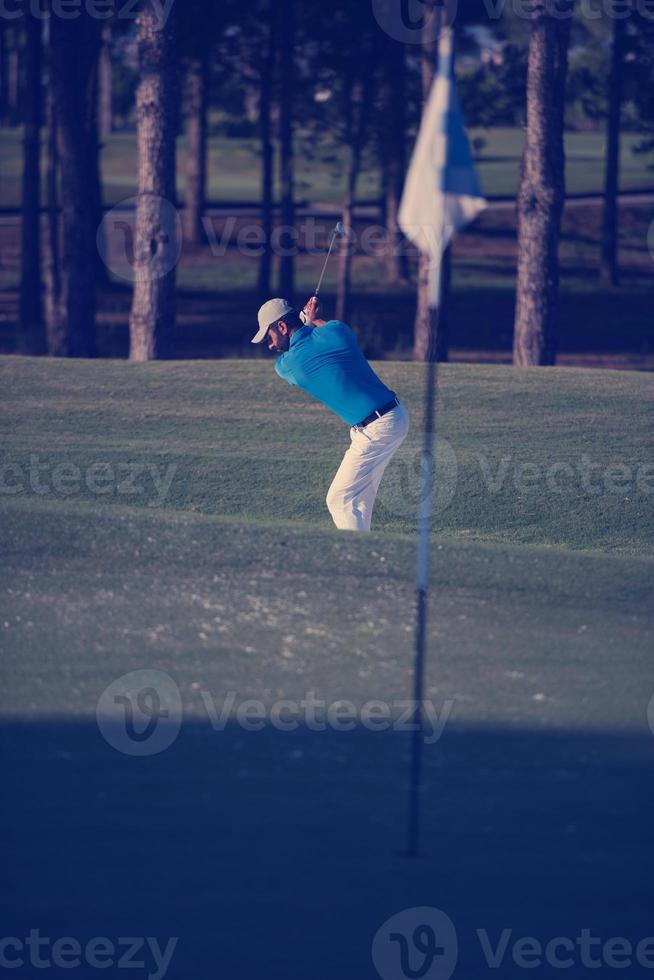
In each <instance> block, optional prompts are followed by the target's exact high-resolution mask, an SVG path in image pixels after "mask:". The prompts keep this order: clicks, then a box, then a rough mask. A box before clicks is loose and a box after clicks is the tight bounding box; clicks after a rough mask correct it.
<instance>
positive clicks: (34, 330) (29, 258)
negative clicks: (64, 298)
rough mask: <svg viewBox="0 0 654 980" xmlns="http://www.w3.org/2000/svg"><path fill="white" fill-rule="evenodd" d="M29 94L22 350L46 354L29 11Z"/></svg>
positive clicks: (35, 26) (37, 33)
mask: <svg viewBox="0 0 654 980" xmlns="http://www.w3.org/2000/svg"><path fill="white" fill-rule="evenodd" d="M25 30H26V46H25V91H24V95H23V119H24V139H23V188H22V234H21V269H20V313H19V321H20V326H19V343H18V349H19V350H20V351H21V352H23V353H25V354H44V353H45V332H44V328H43V311H42V306H41V242H40V237H41V228H40V214H39V212H40V196H41V195H40V191H41V188H40V178H41V172H40V156H41V144H40V126H41V21H40V19H39V18H37V17H35V16H34V14H33V13H32V12H31V11H30V10H29V9H26V11H25Z"/></svg>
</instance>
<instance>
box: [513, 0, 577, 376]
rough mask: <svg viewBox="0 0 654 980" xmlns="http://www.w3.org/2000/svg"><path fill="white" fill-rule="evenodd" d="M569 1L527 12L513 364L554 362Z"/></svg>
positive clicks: (570, 2)
mask: <svg viewBox="0 0 654 980" xmlns="http://www.w3.org/2000/svg"><path fill="white" fill-rule="evenodd" d="M573 6H574V3H573V0H555V7H556V10H553V9H552V8H551V5H550V4H548V3H546V2H544V0H540V2H538V3H537V4H536V6H535V9H534V12H533V14H532V31H531V38H530V41H529V65H528V74H527V134H526V142H525V148H524V151H523V155H522V166H521V178H520V187H519V190H518V201H517V207H518V274H517V287H516V314H515V331H514V341H513V363H514V364H518V365H522V366H525V365H534V364H554V362H555V360H556V349H557V342H558V337H557V321H556V318H557V301H558V285H559V267H558V245H559V232H560V225H561V214H562V212H563V205H564V203H565V152H564V145H563V124H564V113H565V98H564V97H565V81H566V74H567V66H568V42H569V37H570V16H567V15H566V14H567V13H568V12H569V13H570V15H571V14H572V8H573Z"/></svg>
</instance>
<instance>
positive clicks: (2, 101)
mask: <svg viewBox="0 0 654 980" xmlns="http://www.w3.org/2000/svg"><path fill="white" fill-rule="evenodd" d="M8 40H9V28H8V26H7V24H6V22H5V20H4V18H3V17H0V126H8V125H9V104H8V94H9V45H8Z"/></svg>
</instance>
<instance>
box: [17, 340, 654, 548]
mask: <svg viewBox="0 0 654 980" xmlns="http://www.w3.org/2000/svg"><path fill="white" fill-rule="evenodd" d="M380 371H381V373H382V376H383V377H384V379H385V380H386V382H387V384H388V385H389V386H391V387H392V388H393V389H394V390H397V391H398V392H400V394H401V396H402V398H403V399H404V400H405V401H406V403H407V405H408V406H409V409H410V411H411V415H412V419H413V424H412V432H411V435H410V437H409V438H408V439H407V441H406V443H405V444H404V447H403V448H402V450H401V453H400V454H399V455H398V457H397V461H396V463H395V465H394V471H395V476H390V477H389V479H388V480H387V481H385V482H386V483H387V487H386V488H385V489H384V490H383V491H382V493H381V495H380V501H379V506H378V513H377V520H376V526H377V527H378V528H379V529H380V530H384V531H387V532H393V533H399V534H408V533H411V531H412V530H413V528H414V520H415V513H414V512H415V506H414V504H415V495H416V493H417V486H416V482H417V477H416V466H417V459H418V456H419V447H420V429H421V411H422V409H421V392H422V378H423V368H422V366H421V365H417V364H413V363H403V364H400V363H393V362H385V363H384V364H383V365H380ZM440 373H441V391H440V398H441V409H440V413H439V436H440V437H441V438H443V439H444V440H446V441H447V447H448V456H447V460H448V465H447V472H446V474H444V477H443V479H444V480H445V485H444V487H443V488H442V504H443V506H442V507H441V510H440V512H439V513H438V514H437V517H436V528H437V529H438V530H439V531H440V532H442V533H443V534H446V535H447V536H448V537H451V538H457V539H458V538H466V539H472V540H480V541H494V542H503V543H507V544H508V543H511V544H533V545H541V546H546V547H564V548H576V549H591V550H605V551H612V552H616V551H617V552H623V553H633V554H643V553H649V551H650V547H651V539H652V531H653V530H654V468H652V466H651V458H650V450H651V424H652V414H653V413H652V408H653V396H654V388H653V385H652V380H651V378H650V376H648V375H638V376H633V377H632V376H631V375H628V374H621V373H619V372H606V373H601V372H595V371H588V372H582V371H576V370H554V371H550V370H546V371H541V370H507V369H506V368H503V367H474V368H472V367H464V366H446V367H443V368H442V369H441V372H440ZM3 375H4V381H3V385H2V388H3V400H5V406H4V412H3V425H4V427H5V438H4V440H3V442H4V448H5V453H6V454H7V458H8V459H9V460H10V461H11V462H12V463H16V464H17V465H19V466H21V467H23V468H25V467H28V465H29V456H30V454H38V457H39V463H40V464H41V465H42V466H43V468H44V469H43V472H44V480H45V481H46V484H47V481H48V480H50V481H51V480H52V476H51V474H52V472H53V470H54V467H56V465H57V464H58V463H59V462H62V461H66V462H70V463H72V464H74V465H76V466H78V467H80V468H81V469H82V470H85V469H86V468H87V467H89V466H91V465H92V464H94V463H99V462H107V463H109V464H112V465H115V466H119V465H121V464H127V463H129V462H143V463H148V464H149V463H156V464H157V465H158V466H159V467H160V468H161V472H163V468H164V467H165V465H168V464H171V465H172V466H174V467H175V473H174V477H173V479H172V483H171V485H170V490H169V492H167V493H166V494H165V496H164V495H158V494H157V492H156V491H155V489H154V488H153V486H149V487H148V488H147V489H143V490H142V492H141V493H140V494H134V493H130V494H127V493H126V494H122V496H121V494H120V493H119V492H115V493H114V492H110V493H106V494H104V495H102V497H99V496H98V495H97V494H93V493H90V492H89V491H88V490H87V489H85V488H84V486H81V487H80V488H79V489H74V488H73V489H72V491H71V492H70V493H57V492H55V490H54V489H52V488H51V489H50V490H49V492H48V493H43V494H42V495H41V497H42V499H41V501H40V503H41V504H42V505H44V506H52V507H54V508H55V509H57V508H58V507H64V508H70V507H74V506H75V505H76V504H77V503H81V502H85V503H86V504H93V506H94V507H100V508H101V509H103V510H107V512H113V511H118V512H120V511H121V510H122V508H123V507H125V506H129V507H130V508H133V507H134V506H141V507H143V508H144V512H145V513H148V512H150V513H153V512H156V513H168V512H177V513H187V514H189V513H191V514H193V513H195V514H205V515H207V516H210V517H212V518H213V517H220V518H228V519H229V520H238V521H241V522H244V523H248V522H250V521H256V522H259V521H262V522H264V523H271V522H273V523H274V522H275V521H276V520H277V519H281V520H282V521H289V522H291V524H293V522H298V523H299V525H300V526H306V527H310V528H312V529H315V528H317V527H322V528H325V529H327V528H329V527H330V526H331V522H330V519H329V515H328V514H327V512H326V510H325V507H324V494H325V491H326V489H327V486H328V485H329V482H330V477H331V474H333V472H334V471H335V469H336V466H337V464H338V462H339V460H340V457H341V455H342V453H343V451H344V449H345V447H346V444H347V430H346V429H345V428H344V427H343V426H342V424H341V423H340V422H339V421H338V419H337V418H336V417H335V416H332V415H330V414H328V413H327V412H326V411H325V410H324V409H323V408H322V407H321V406H320V405H319V404H318V403H316V402H313V401H312V400H311V399H310V398H309V397H308V396H307V395H306V394H304V393H303V392H300V391H298V390H294V389H291V388H288V387H287V386H284V385H283V384H282V383H281V382H280V381H279V379H278V377H277V375H276V374H275V373H274V371H273V370H272V363H261V362H260V361H257V362H254V363H253V362H251V361H250V362H245V361H237V360H233V361H226V362H211V363H168V364H148V365H137V364H125V363H123V362H110V363H92V362H89V363H83V364H80V363H79V362H76V361H70V362H61V361H43V360H30V359H21V358H11V359H6V360H5V361H4V362H3ZM526 465H528V467H530V469H528V470H527V471H524V470H523V468H524V467H525V466H526ZM617 467H622V469H621V470H618V469H616V468H617ZM553 468H554V469H553ZM556 468H558V476H557V470H556ZM585 474H586V475H585ZM144 479H145V478H144ZM143 485H144V487H145V484H143ZM270 493H273V494H274V497H273V499H271V498H270V496H269V494H270ZM38 496H39V494H36V495H35V494H34V493H32V494H31V495H28V496H27V497H26V496H25V495H24V494H20V493H19V494H16V495H15V496H14V497H13V498H11V497H10V496H7V495H5V497H4V499H5V500H6V501H9V502H10V503H12V504H15V505H16V506H18V507H20V508H24V507H25V506H27V505H29V503H31V502H38V501H37V500H36V497H38ZM161 496H163V499H160V497H161ZM154 507H156V511H153V509H152V508H154Z"/></svg>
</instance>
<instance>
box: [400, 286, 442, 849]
mask: <svg viewBox="0 0 654 980" xmlns="http://www.w3.org/2000/svg"><path fill="white" fill-rule="evenodd" d="M439 278H440V277H439ZM431 315H432V316H434V313H431ZM435 316H437V317H439V316H440V306H439V307H438V308H437V310H436V312H435ZM437 391H438V365H437V363H436V360H435V353H434V359H433V360H432V359H430V360H429V361H428V362H427V375H426V378H425V427H424V435H423V448H422V461H421V467H420V470H421V477H420V484H421V485H420V512H419V519H418V563H417V564H418V567H417V574H416V634H415V665H414V669H413V703H414V704H415V705H416V709H415V714H414V727H413V732H412V739H411V776H410V783H409V831H408V843H407V856H408V857H417V856H418V846H419V840H420V793H421V791H422V746H423V742H424V734H425V731H424V713H423V707H422V704H423V690H424V673H425V646H426V634H427V602H428V597H429V535H430V530H431V510H432V494H433V475H434V456H433V453H434V450H433V446H434V434H435V414H436V413H435V407H436V398H437Z"/></svg>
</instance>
